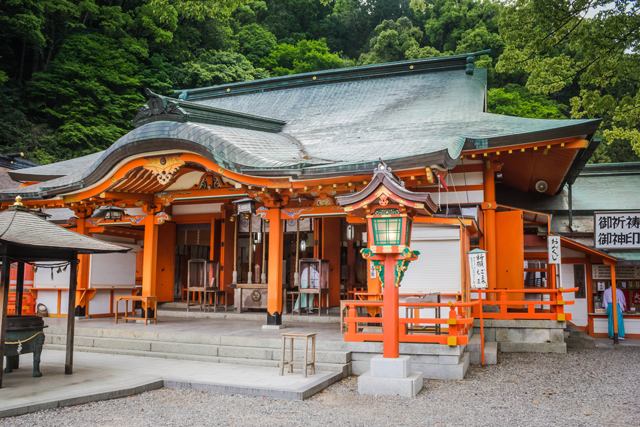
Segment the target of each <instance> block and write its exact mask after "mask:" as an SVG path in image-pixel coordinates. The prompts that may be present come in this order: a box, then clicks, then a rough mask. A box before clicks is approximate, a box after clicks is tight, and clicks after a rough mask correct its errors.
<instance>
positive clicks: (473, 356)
mask: <svg viewBox="0 0 640 427" xmlns="http://www.w3.org/2000/svg"><path fill="white" fill-rule="evenodd" d="M466 350H467V353H469V362H470V363H471V364H472V365H480V364H481V362H482V356H481V355H482V346H481V339H480V333H475V334H473V336H472V337H471V338H470V339H469V344H467V349H466ZM497 363H498V343H497V342H496V341H487V336H486V335H485V337H484V364H485V365H495V364H497Z"/></svg>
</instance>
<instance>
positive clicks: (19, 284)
mask: <svg viewBox="0 0 640 427" xmlns="http://www.w3.org/2000/svg"><path fill="white" fill-rule="evenodd" d="M23 296H24V262H22V261H20V262H18V277H16V304H15V309H16V310H15V312H16V316H22V299H23Z"/></svg>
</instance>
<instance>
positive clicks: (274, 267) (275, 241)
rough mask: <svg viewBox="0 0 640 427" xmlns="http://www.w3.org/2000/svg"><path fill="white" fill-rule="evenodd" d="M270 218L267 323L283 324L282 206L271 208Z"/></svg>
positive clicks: (268, 217) (268, 216) (273, 324)
mask: <svg viewBox="0 0 640 427" xmlns="http://www.w3.org/2000/svg"><path fill="white" fill-rule="evenodd" d="M267 219H268V220H269V252H268V253H269V268H268V269H267V272H268V277H267V289H268V293H269V301H268V303H267V325H271V326H280V325H282V249H283V244H284V234H283V229H282V220H281V219H280V208H270V209H269V212H267Z"/></svg>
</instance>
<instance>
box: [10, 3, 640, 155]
mask: <svg viewBox="0 0 640 427" xmlns="http://www.w3.org/2000/svg"><path fill="white" fill-rule="evenodd" d="M637 12H638V10H637V6H636V2H632V1H628V2H625V1H616V2H609V1H604V0H602V1H587V0H583V1H576V0H556V1H554V2H549V1H542V0H511V1H502V2H498V1H489V0H484V1H474V0H364V1H363V0H333V1H324V0H264V1H263V0H255V1H252V2H248V1H242V0H184V1H182V0H2V2H0V151H1V152H4V153H7V152H18V151H21V152H24V153H25V155H26V157H27V158H28V159H29V160H32V161H36V162H38V163H42V164H46V163H51V162H55V161H59V160H64V159H69V158H73V157H78V156H82V155H86V154H90V153H93V152H96V151H100V150H104V149H105V148H107V147H108V146H110V145H111V144H112V143H113V142H114V141H116V140H117V139H118V138H120V137H121V136H122V135H124V134H125V133H127V132H128V131H129V130H131V129H132V125H131V119H132V118H133V117H134V116H135V113H136V109H137V107H138V106H140V105H141V104H143V103H144V102H145V98H144V96H143V94H144V89H145V88H150V89H151V90H153V91H154V92H157V93H161V94H165V95H171V96H173V89H179V88H194V87H203V86H211V85H218V84H226V83H231V82H239V81H246V80H254V79H262V78H267V77H271V76H281V75H287V74H295V73H304V72H311V71H318V70H327V69H333V68H340V67H348V66H354V65H365V64H375V63H382V62H390V61H398V60H405V59H417V58H429V57H435V56H441V55H451V54H463V53H469V52H476V51H481V50H484V49H491V54H490V55H484V56H482V57H480V58H478V60H477V61H476V66H477V67H482V68H487V69H488V75H489V102H488V106H489V111H490V112H492V113H497V114H507V115H513V116H522V117H533V118H554V119H565V118H595V117H601V118H604V122H603V125H602V126H601V128H600V130H599V133H598V135H597V137H599V138H602V140H603V143H602V144H601V145H600V147H599V148H598V150H597V151H596V153H595V155H594V157H593V159H592V161H593V162H598V163H606V162H629V161H638V160H640V157H639V155H640V95H639V91H638V85H639V80H638V78H637V76H638V74H639V73H638V71H639V70H638V69H639V68H640V61H638V55H637V54H636V53H635V49H636V47H637V44H638V37H640V35H639V34H640V31H638V30H639V27H640V14H638V13H637Z"/></svg>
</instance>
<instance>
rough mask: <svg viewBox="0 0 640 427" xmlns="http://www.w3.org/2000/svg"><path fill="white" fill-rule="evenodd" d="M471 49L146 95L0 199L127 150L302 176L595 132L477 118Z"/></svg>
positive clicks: (114, 159)
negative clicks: (94, 137)
mask: <svg viewBox="0 0 640 427" xmlns="http://www.w3.org/2000/svg"><path fill="white" fill-rule="evenodd" d="M480 53H484V52H480ZM480 53H479V54H480ZM474 55H475V54H469V55H462V56H452V57H443V58H430V59H420V60H414V61H402V62H395V63H389V64H378V65H372V66H366V67H352V68H347V69H339V70H330V71H323V72H318V73H308V74H301V75H296V76H286V77H277V78H272V79H264V80H258V81H252V82H243V83H236V84H232V85H225V86H219V87H212V88H202V89H191V90H186V91H181V94H180V98H181V99H180V100H171V99H169V98H165V97H159V96H157V95H154V94H151V93H149V95H150V99H149V103H148V106H143V107H141V108H140V110H139V114H138V116H137V117H136V119H135V120H134V122H135V123H136V124H137V125H139V127H137V128H136V129H134V130H133V131H131V132H130V133H128V134H127V135H125V136H124V137H122V138H121V139H120V140H118V141H117V142H115V143H114V144H113V145H112V146H111V147H110V148H109V149H108V150H106V151H104V152H102V153H97V154H94V155H91V156H86V157H84V158H81V159H75V160H73V161H70V162H73V164H72V165H71V164H69V163H67V164H66V165H65V164H62V163H61V164H58V165H48V166H43V167H39V168H31V169H25V170H21V171H13V172H11V176H12V177H13V178H14V179H16V180H30V181H44V180H46V179H51V178H55V179H54V180H53V181H49V182H46V183H43V184H39V185H37V186H31V187H24V188H21V189H14V190H9V191H6V192H5V193H6V194H7V195H6V196H4V197H11V195H14V194H18V193H19V194H22V195H24V196H26V197H50V196H51V195H52V194H56V193H57V192H61V191H62V188H64V189H65V191H69V190H70V189H71V188H73V187H78V188H82V187H84V186H87V185H90V184H92V183H93V182H96V181H97V180H99V179H100V178H101V177H102V176H104V174H106V173H107V172H108V170H109V169H110V168H112V167H113V166H115V165H116V164H117V163H118V162H120V161H122V160H123V159H125V158H127V157H128V156H131V155H135V154H141V153H145V152H150V151H158V150H169V149H185V150H190V151H194V152H197V153H201V154H202V155H204V156H206V157H208V158H209V159H211V160H212V161H214V162H216V163H219V164H221V165H223V167H225V168H226V169H229V170H232V171H236V172H240V173H243V174H247V175H258V176H293V178H294V179H302V178H319V177H327V176H348V175H353V174H354V173H357V172H365V173H370V172H371V171H372V170H373V169H374V168H375V165H376V164H377V162H378V159H380V158H382V160H384V161H385V162H386V163H387V164H389V166H391V167H393V169H394V170H403V169H408V168H416V167H425V166H431V165H437V166H440V167H443V168H447V169H450V168H453V167H454V166H455V165H456V163H457V161H458V158H459V156H460V153H461V152H462V151H463V150H469V149H482V148H490V147H502V146H507V145H517V144H522V143H529V142H535V141H545V140H549V139H555V138H564V137H572V136H579V135H584V136H585V137H587V138H590V135H592V134H593V132H595V130H596V129H597V127H598V125H599V120H538V119H525V118H518V117H509V116H501V115H495V114H488V113H486V112H485V109H486V107H485V106H486V85H487V83H486V80H487V76H486V70H484V69H478V68H475V69H474V67H473V60H474ZM314 77H315V79H314ZM71 166H73V167H71ZM63 173H64V174H68V175H65V176H61V175H60V174H63ZM38 176H40V177H41V179H34V178H36V177H38ZM26 177H29V179H27V178H26ZM45 193H46V194H45ZM0 194H3V193H2V192H0ZM38 195H39V196H38ZM1 198H2V196H0V199H1Z"/></svg>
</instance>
